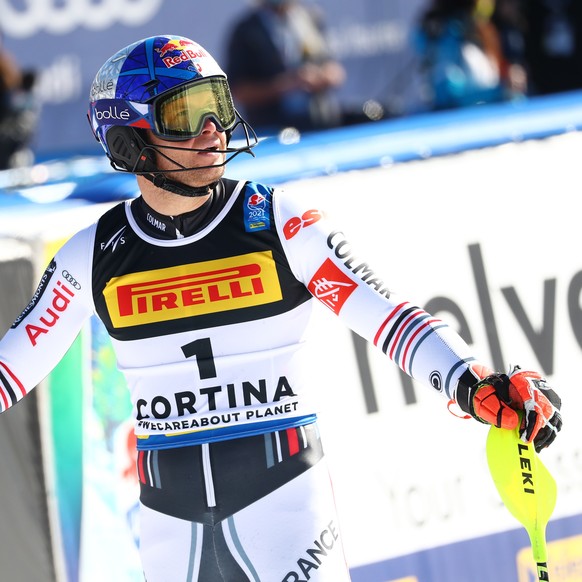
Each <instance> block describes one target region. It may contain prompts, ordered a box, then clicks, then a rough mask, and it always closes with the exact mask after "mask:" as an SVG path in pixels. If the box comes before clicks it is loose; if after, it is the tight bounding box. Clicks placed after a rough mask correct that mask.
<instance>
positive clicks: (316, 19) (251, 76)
mask: <svg viewBox="0 0 582 582" xmlns="http://www.w3.org/2000/svg"><path fill="white" fill-rule="evenodd" d="M227 73H228V78H229V82H230V85H231V87H232V92H233V96H234V99H235V101H236V102H237V105H238V106H240V107H241V108H242V109H243V110H244V112H245V116H246V118H247V121H248V122H249V123H250V124H251V125H252V126H253V127H254V128H255V130H256V131H257V133H261V134H263V135H264V134H266V133H267V134H268V133H273V132H277V131H279V130H281V129H283V128H285V127H294V128H296V129H298V130H300V131H309V130H320V129H326V128H330V127H338V126H341V125H345V124H348V123H352V122H355V121H363V120H364V119H367V118H365V117H364V115H363V114H361V118H360V119H357V118H356V119H352V118H350V117H349V114H348V113H347V112H345V111H342V107H341V105H340V103H339V100H338V98H337V95H336V93H335V91H334V90H335V89H336V88H338V87H339V86H341V85H342V84H343V82H344V80H345V71H344V68H343V66H342V65H341V64H340V63H339V62H338V61H336V60H335V59H334V58H333V57H332V55H331V54H330V50H329V47H328V45H327V42H326V38H325V35H324V27H323V21H322V14H321V13H320V12H319V11H317V10H316V9H315V7H314V6H312V5H311V6H307V5H304V4H303V3H301V2H300V0H259V2H258V4H257V5H256V6H255V7H253V8H252V9H251V10H250V11H249V12H247V13H246V14H245V15H243V16H242V18H241V19H240V20H239V21H238V22H237V23H235V25H234V27H233V29H232V31H231V33H230V35H229V38H228V46H227Z"/></svg>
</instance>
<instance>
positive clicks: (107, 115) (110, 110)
mask: <svg viewBox="0 0 582 582" xmlns="http://www.w3.org/2000/svg"><path fill="white" fill-rule="evenodd" d="M95 117H96V118H97V119H98V120H99V121H102V120H103V119H120V120H123V121H127V120H128V119H130V117H131V115H130V114H129V111H128V110H127V109H124V110H122V111H119V110H118V109H117V107H107V108H106V109H104V110H103V111H99V109H97V108H95Z"/></svg>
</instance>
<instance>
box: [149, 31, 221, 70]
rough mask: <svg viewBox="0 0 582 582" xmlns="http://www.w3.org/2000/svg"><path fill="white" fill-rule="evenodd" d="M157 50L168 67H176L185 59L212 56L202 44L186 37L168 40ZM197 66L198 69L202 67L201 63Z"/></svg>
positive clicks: (190, 59) (191, 59)
mask: <svg viewBox="0 0 582 582" xmlns="http://www.w3.org/2000/svg"><path fill="white" fill-rule="evenodd" d="M155 50H156V52H157V53H158V54H159V55H160V58H161V59H162V62H163V63H164V65H166V67H168V68H171V67H175V66H176V65H179V64H180V63H183V62H185V61H193V60H195V59H199V58H207V57H210V55H209V54H208V53H207V52H206V51H205V50H204V49H203V48H202V47H201V46H200V45H197V44H196V43H194V42H192V41H191V40H188V39H185V38H179V39H171V40H168V42H166V44H164V45H163V46H162V47H160V48H156V49H155ZM196 67H197V68H198V70H200V69H201V67H200V65H199V64H197V65H196Z"/></svg>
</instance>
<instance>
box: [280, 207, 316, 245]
mask: <svg viewBox="0 0 582 582" xmlns="http://www.w3.org/2000/svg"><path fill="white" fill-rule="evenodd" d="M322 217H323V214H322V212H321V211H320V210H317V209H315V208H312V209H311V210H306V211H305V212H304V213H303V214H302V215H301V218H300V217H299V216H294V217H293V218H290V219H289V220H288V221H287V222H286V223H285V226H284V227H283V235H284V236H285V238H286V239H287V240H289V239H291V238H293V237H294V236H295V235H296V234H297V233H298V232H299V231H300V230H301V229H302V228H305V227H307V226H311V225H312V224H315V223H316V222H317V221H318V220H320V219H321V218H322Z"/></svg>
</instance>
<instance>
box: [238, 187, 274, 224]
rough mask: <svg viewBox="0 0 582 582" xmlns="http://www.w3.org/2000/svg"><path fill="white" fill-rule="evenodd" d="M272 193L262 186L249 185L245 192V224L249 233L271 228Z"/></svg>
mask: <svg viewBox="0 0 582 582" xmlns="http://www.w3.org/2000/svg"><path fill="white" fill-rule="evenodd" d="M270 208H271V192H270V190H269V189H267V188H265V187H264V186H262V185H261V184H253V183H251V184H248V185H247V188H246V192H245V202H244V213H245V214H244V223H245V230H246V231H247V232H256V231H258V230H268V229H270V228H271V215H270Z"/></svg>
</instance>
